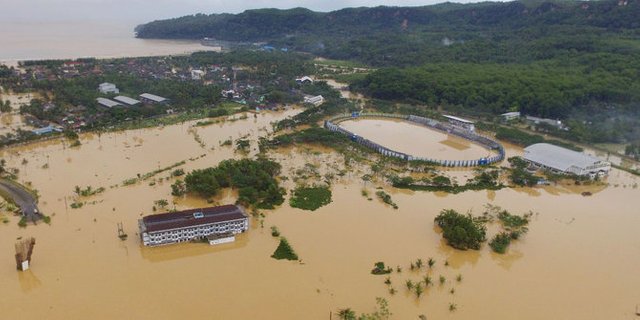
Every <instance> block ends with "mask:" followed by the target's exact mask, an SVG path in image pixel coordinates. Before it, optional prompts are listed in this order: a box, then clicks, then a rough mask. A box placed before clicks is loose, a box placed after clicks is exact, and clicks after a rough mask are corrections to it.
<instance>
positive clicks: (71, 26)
mask: <svg viewBox="0 0 640 320" xmlns="http://www.w3.org/2000/svg"><path fill="white" fill-rule="evenodd" d="M136 25H137V23H135V22H123V21H109V22H104V21H68V22H65V21H55V22H51V21H46V22H45V21H43V22H34V21H29V22H7V21H0V63H4V64H9V65H14V64H16V63H17V62H18V61H21V60H42V59H73V58H86V57H95V58H115V57H136V56H154V55H176V54H187V53H191V52H195V51H211V50H217V49H218V48H215V47H208V46H203V45H201V44H200V42H199V41H190V40H149V39H138V38H136V37H135V33H134V28H135V26H136Z"/></svg>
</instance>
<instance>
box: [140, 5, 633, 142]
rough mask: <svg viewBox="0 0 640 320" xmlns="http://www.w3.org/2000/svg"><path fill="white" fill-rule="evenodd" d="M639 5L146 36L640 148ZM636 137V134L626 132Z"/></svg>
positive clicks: (256, 14) (380, 94)
mask: <svg viewBox="0 0 640 320" xmlns="http://www.w3.org/2000/svg"><path fill="white" fill-rule="evenodd" d="M638 17H640V1H638V0H620V1H618V0H604V1H537V0H531V1H513V2H482V3H474V4H454V3H443V4H438V5H432V6H423V7H374V8H347V9H342V10H337V11H333V12H327V13H321V12H313V11H310V10H307V9H302V8H296V9H290V10H277V9H261V10H247V11H245V12H243V13H240V14H211V15H205V14H197V15H192V16H185V17H181V18H175V19H169V20H161V21H154V22H150V23H147V24H144V25H140V26H138V27H137V28H136V31H137V35H138V37H141V38H189V39H198V38H203V37H213V38H216V39H219V40H229V41H243V42H253V41H262V42H266V43H268V44H270V45H272V46H274V47H276V48H285V47H286V48H287V49H290V50H291V49H293V50H298V51H304V52H310V53H313V54H315V55H318V56H322V57H326V58H332V59H343V60H352V61H358V62H360V63H364V64H366V65H370V66H372V67H376V68H378V69H377V71H374V72H372V73H370V74H369V75H367V76H359V77H358V76H356V77H352V78H351V79H350V80H351V81H352V83H351V88H352V89H353V90H357V91H360V92H363V93H365V94H368V95H370V96H372V97H374V98H378V99H384V100H390V101H402V102H407V103H409V104H419V105H427V106H431V107H434V106H443V107H445V108H450V109H452V110H455V111H456V112H460V113H462V114H465V113H470V114H474V115H477V114H493V115H495V114H499V113H503V112H507V111H521V112H522V113H523V114H527V115H534V116H540V117H547V118H554V119H565V120H568V121H567V122H571V125H570V129H571V130H570V131H569V132H557V134H559V135H561V136H565V137H568V138H574V140H578V141H592V142H597V141H611V142H624V141H634V140H638V135H637V132H636V131H637V130H633V128H636V127H640V120H639V119H640V108H639V105H640V72H638V70H640V19H639V18H638ZM627 129H631V130H627Z"/></svg>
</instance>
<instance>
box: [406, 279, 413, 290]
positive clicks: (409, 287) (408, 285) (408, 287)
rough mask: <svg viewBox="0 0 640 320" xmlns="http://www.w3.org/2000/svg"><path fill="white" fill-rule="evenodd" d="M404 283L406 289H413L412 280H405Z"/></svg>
mask: <svg viewBox="0 0 640 320" xmlns="http://www.w3.org/2000/svg"><path fill="white" fill-rule="evenodd" d="M405 284H406V285H407V289H409V290H411V289H413V281H411V280H407V282H405Z"/></svg>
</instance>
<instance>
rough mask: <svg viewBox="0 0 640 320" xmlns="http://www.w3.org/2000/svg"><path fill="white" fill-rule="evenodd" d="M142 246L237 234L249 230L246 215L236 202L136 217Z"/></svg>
mask: <svg viewBox="0 0 640 320" xmlns="http://www.w3.org/2000/svg"><path fill="white" fill-rule="evenodd" d="M138 226H139V228H140V238H141V240H142V243H143V244H144V245H145V246H158V245H164V244H172V243H178V242H184V241H192V240H205V239H207V237H209V236H215V235H221V234H238V233H242V232H245V231H247V230H248V229H249V217H248V216H247V214H246V213H245V212H244V210H243V209H242V208H241V207H239V206H236V205H224V206H218V207H208V208H199V209H191V210H185V211H179V212H170V213H161V214H154V215H150V216H146V217H143V218H142V219H140V220H138Z"/></svg>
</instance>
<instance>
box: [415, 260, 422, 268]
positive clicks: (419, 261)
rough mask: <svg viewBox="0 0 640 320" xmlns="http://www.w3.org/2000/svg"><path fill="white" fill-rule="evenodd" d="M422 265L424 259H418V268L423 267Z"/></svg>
mask: <svg viewBox="0 0 640 320" xmlns="http://www.w3.org/2000/svg"><path fill="white" fill-rule="evenodd" d="M422 266H423V264H422V259H418V260H416V267H417V268H418V269H420V268H422Z"/></svg>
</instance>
